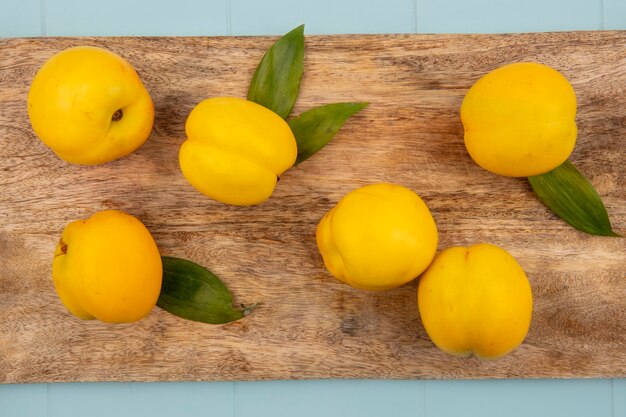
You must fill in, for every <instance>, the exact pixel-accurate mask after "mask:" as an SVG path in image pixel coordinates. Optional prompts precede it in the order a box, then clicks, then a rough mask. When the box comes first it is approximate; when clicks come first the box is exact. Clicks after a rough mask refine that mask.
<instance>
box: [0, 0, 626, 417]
mask: <svg viewBox="0 0 626 417" xmlns="http://www.w3.org/2000/svg"><path fill="white" fill-rule="evenodd" d="M300 23H306V33H308V34H334V33H479V32H480V33H498V32H530V31H559V30H595V29H619V30H625V29H626V0H517V1H516V0H300V1H297V0H263V1H259V0H100V1H89V0H0V37H21V36H65V35H103V36H115V35H264V34H273V35H278V34H282V33H284V32H286V31H288V30H289V29H291V28H293V27H295V26H297V25H299V24H300ZM624 53H625V54H626V45H625V46H624ZM1 60H2V55H1V53H0V66H2V61H1ZM0 337H2V335H1V330H0ZM172 415H173V416H220V417H229V416H242V417H243V416H254V417H262V416H325V417H326V416H363V417H365V416H394V415H403V416H404V415H411V416H428V417H435V416H455V415H481V416H485V417H487V416H504V415H506V416H510V417H514V416H534V417H539V416H550V417H558V416H567V417H576V416H585V417H586V416H590V417H611V416H612V417H626V379H593V380H505V381H490V380H487V381H372V380H330V381H273V382H235V383H231V382H217V383H81V384H76V383H70V384H35V385H0V417H21V416H28V417H30V416H37V417H45V416H48V417H57V416H59V417H60V416H63V417H72V416H90V417H98V416H116V417H127V416H151V417H160V416H172Z"/></svg>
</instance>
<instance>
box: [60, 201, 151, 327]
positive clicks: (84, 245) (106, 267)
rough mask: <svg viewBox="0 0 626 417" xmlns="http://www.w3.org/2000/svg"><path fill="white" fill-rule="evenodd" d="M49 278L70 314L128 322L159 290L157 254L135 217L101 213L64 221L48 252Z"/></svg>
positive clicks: (140, 315) (148, 307)
mask: <svg viewBox="0 0 626 417" xmlns="http://www.w3.org/2000/svg"><path fill="white" fill-rule="evenodd" d="M52 277H53V280H54V286H55V288H56V290H57V293H58V295H59V298H60V299H61V301H62V302H63V304H64V305H65V307H66V308H67V309H68V310H69V311H70V312H71V313H72V314H74V315H75V316H77V317H79V318H81V319H84V320H90V319H97V320H100V321H104V322H108V323H130V322H133V321H137V320H139V319H141V318H143V317H144V316H146V315H147V314H148V313H149V312H150V310H152V308H153V307H154V306H155V305H156V302H157V300H158V298H159V294H160V292H161V282H162V279H163V267H162V263H161V256H160V255H159V250H158V248H157V246H156V243H155V242H154V240H153V239H152V236H151V235H150V232H149V231H148V229H146V227H145V226H144V225H143V224H142V223H141V222H140V221H139V220H137V219H136V218H135V217H133V216H131V215H130V214H126V213H124V212H121V211H117V210H107V211H101V212H98V213H96V214H94V215H93V216H91V217H90V218H89V219H87V220H77V221H74V222H71V223H69V224H68V225H67V226H66V227H65V229H64V230H63V234H62V236H61V239H60V241H59V243H58V245H57V247H56V250H55V252H54V260H53V263H52Z"/></svg>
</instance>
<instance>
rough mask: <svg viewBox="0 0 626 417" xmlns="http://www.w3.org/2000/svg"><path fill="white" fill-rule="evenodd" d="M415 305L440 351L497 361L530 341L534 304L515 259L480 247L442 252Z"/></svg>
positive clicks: (423, 280)
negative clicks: (528, 336)
mask: <svg viewBox="0 0 626 417" xmlns="http://www.w3.org/2000/svg"><path fill="white" fill-rule="evenodd" d="M417 303H418V307H419V311H420V315H421V317H422V322H423V324H424V328H425V329H426V332H427V333H428V336H430V338H431V340H432V341H433V342H434V343H435V345H437V347H439V348H440V349H441V350H443V351H444V352H447V353H450V354H453V355H458V356H469V355H471V354H472V353H473V354H475V355H476V356H478V357H480V358H497V357H500V356H502V355H505V354H507V353H508V352H510V351H511V350H513V349H515V348H516V347H517V346H518V345H519V344H520V343H522V341H523V340H524V338H525V337H526V334H527V333H528V328H529V327H530V320H531V316H532V304H533V300H532V291H531V287H530V283H529V282H528V279H527V278H526V274H525V273H524V270H523V269H522V267H521V266H520V265H519V264H518V263H517V261H516V260H515V258H513V257H512V256H511V255H510V254H509V253H508V252H506V251H505V250H504V249H501V248H499V247H497V246H494V245H491V244H486V243H481V244H478V245H474V246H471V247H469V248H467V247H452V248H448V249H446V250H444V251H442V252H441V253H439V254H438V255H437V256H436V257H435V260H434V261H433V263H432V264H431V265H430V267H428V269H427V270H426V272H424V274H423V275H422V276H421V277H420V281H419V286H418V290H417Z"/></svg>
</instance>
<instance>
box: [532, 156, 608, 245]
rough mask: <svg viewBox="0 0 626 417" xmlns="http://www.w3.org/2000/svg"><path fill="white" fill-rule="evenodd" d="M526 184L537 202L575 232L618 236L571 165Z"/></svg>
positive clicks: (594, 193)
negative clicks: (533, 193) (535, 195)
mask: <svg viewBox="0 0 626 417" xmlns="http://www.w3.org/2000/svg"><path fill="white" fill-rule="evenodd" d="M528 181H529V182H530V185H531V187H532V188H533V191H534V192H535V194H537V197H539V200H541V202H543V203H544V204H545V205H546V206H547V207H548V208H549V209H550V210H552V211H553V212H554V213H555V214H556V215H557V216H559V217H560V218H561V219H563V220H565V221H566V222H567V223H569V224H570V225H572V226H573V227H575V228H576V229H578V230H580V231H582V232H585V233H588V234H590V235H599V236H619V235H618V234H617V233H615V232H614V231H613V229H612V228H611V222H610V220H609V215H608V214H607V212H606V208H605V207H604V203H602V199H601V198H600V196H599V195H598V192H597V191H596V189H595V188H593V185H591V183H590V182H589V181H588V180H587V178H585V177H584V175H583V174H581V172H580V171H578V169H576V167H575V166H574V165H572V163H571V162H569V161H565V162H564V163H563V164H561V165H560V166H558V167H557V168H555V169H553V170H552V171H549V172H547V173H545V174H542V175H536V176H534V177H529V178H528Z"/></svg>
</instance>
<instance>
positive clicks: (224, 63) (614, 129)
mask: <svg viewBox="0 0 626 417" xmlns="http://www.w3.org/2000/svg"><path fill="white" fill-rule="evenodd" d="M274 40H275V38H270V37H245V38H236V37H226V38H225V37H221V38H38V39H4V40H0V59H1V61H0V187H1V188H0V189H1V190H2V191H1V194H0V382H5V383H9V382H40V381H118V380H122V381H178V380H188V381H195V380H255V379H301V378H453V379H455V378H535V377H550V378H552V377H555V378H570V377H624V376H626V276H625V275H626V274H625V271H626V243H625V242H626V240H625V239H619V238H603V237H592V236H587V235H585V234H583V233H580V232H577V231H576V230H574V229H572V228H571V227H569V226H567V225H566V224H565V223H564V222H562V221H560V220H559V219H557V218H556V217H555V216H554V215H553V214H551V213H550V212H549V211H548V210H547V209H546V208H545V207H544V206H542V204H541V203H540V202H539V201H538V200H537V199H536V198H535V197H534V195H533V193H532V192H531V190H530V187H529V185H528V183H527V182H526V181H525V180H523V179H515V178H505V177H500V176H496V175H493V174H490V173H488V172H486V171H484V170H482V169H480V168H479V167H478V166H477V165H475V164H474V163H473V162H472V160H471V159H470V158H469V156H468V154H467V152H466V150H465V148H464V145H463V131H462V126H461V122H460V119H459V107H460V104H461V100H462V99H463V96H464V95H465V93H466V92H467V90H468V88H469V87H470V86H471V85H472V84H473V83H474V82H475V81H476V80H477V79H478V78H479V77H480V76H481V75H483V74H485V73H486V72H487V71H489V70H492V69H494V68H496V67H498V66H501V65H503V64H507V63H511V62H517V61H529V60H530V61H539V62H543V63H545V64H547V65H550V66H552V67H554V68H556V69H558V70H559V71H561V72H562V73H563V74H564V75H565V76H566V77H567V78H568V79H569V80H570V81H571V83H572V85H573V86H574V89H575V91H576V94H577V97H578V103H579V114H578V117H577V121H578V126H579V140H578V143H577V145H576V149H575V151H574V153H573V155H572V157H571V160H572V161H573V162H574V163H575V164H576V165H577V166H578V167H579V168H580V169H581V170H582V171H583V172H584V173H585V174H586V175H587V177H588V178H589V179H590V180H591V181H592V183H593V184H594V185H595V186H596V188H597V190H598V191H599V193H600V195H601V196H602V197H603V199H604V202H605V203H606V206H607V209H608V211H609V214H610V217H611V219H612V221H613V225H614V227H615V229H616V231H618V232H619V233H622V234H624V233H626V204H625V203H626V192H625V187H624V180H625V179H626V164H625V160H624V158H625V156H626V142H625V141H626V110H625V109H626V32H572V33H545V34H519V35H476V36H473V35H472V36H466V35H454V36H445V35H441V36H439V35H438V36H429V35H397V36H396V35H392V36H389V35H383V36H378V35H376V36H369V35H368V36H310V37H307V38H306V58H305V76H304V80H303V85H302V90H301V93H300V97H299V100H298V103H297V106H296V109H295V111H294V114H298V113H300V112H301V111H303V110H305V109H308V108H311V107H313V106H317V105H321V104H324V103H331V102H338V101H368V102H370V103H371V105H370V106H369V107H368V108H367V109H366V110H364V111H363V112H362V113H360V114H358V115H357V116H356V117H354V118H353V119H351V120H350V121H349V122H348V124H347V125H346V126H345V127H344V128H343V129H342V130H341V131H340V133H339V134H338V135H337V136H336V137H335V139H334V140H333V142H332V143H331V144H330V145H328V146H327V147H326V148H325V149H324V150H322V151H321V152H319V153H318V154H316V155H315V156H314V157H313V158H311V159H310V160H308V161H306V162H304V163H302V164H301V165H299V166H298V167H296V168H293V169H291V170H290V171H288V172H287V173H286V174H285V175H283V176H282V177H281V181H280V183H279V184H278V186H277V188H276V191H275V192H274V195H273V196H272V198H271V199H270V200H269V201H267V202H265V203H263V204H261V205H259V206H256V207H230V206H226V205H223V204H220V203H217V202H215V201H212V200H210V199H208V198H206V197H204V196H202V195H201V194H200V193H198V192H196V191H195V190H194V189H193V188H192V187H191V186H190V185H189V184H188V183H187V182H186V181H185V180H184V178H183V176H182V174H181V172H180V170H179V167H178V162H177V155H178V149H179V146H180V144H181V143H182V142H183V140H184V139H185V132H184V123H185V119H186V117H187V115H188V114H189V112H190V111H191V109H192V108H193V107H194V105H195V104H197V103H198V102H199V101H201V100H202V99H204V98H207V97H210V96H219V95H234V96H240V97H244V96H245V94H246V91H247V85H248V83H249V81H250V79H251V76H252V73H253V71H254V69H255V67H256V65H257V63H258V61H259V60H260V58H261V57H262V55H263V53H264V51H265V50H266V49H267V48H268V47H269V46H270V45H271V44H272V43H273V41H274ZM85 44H87V45H99V46H102V47H106V48H109V49H111V50H113V51H116V52H118V53H120V54H121V55H123V56H124V57H126V58H127V59H128V60H129V61H130V62H131V63H132V65H133V66H135V68H136V69H137V71H138V73H139V74H140V76H141V77H142V79H143V80H144V83H145V84H146V86H147V88H148V90H149V91H150V93H151V95H152V97H153V99H154V102H155V107H156V115H155V116H156V121H155V126H154V131H153V133H152V136H151V137H150V139H149V140H148V141H147V142H146V143H145V144H144V146H142V147H141V148H140V149H139V150H138V151H136V152H135V153H133V154H132V155H130V156H128V157H126V158H123V159H121V160H118V161H116V162H113V163H108V164H105V165H101V166H95V167H83V166H77V165H71V164H67V163H65V162H63V161H61V160H59V159H58V158H57V157H56V156H55V155H54V154H53V153H52V152H51V151H50V150H49V149H47V148H46V147H45V146H44V145H43V144H42V143H41V142H40V141H39V140H38V139H37V138H36V137H35V136H34V134H33V131H32V129H31V127H30V124H29V121H28V117H27V112H26V95H27V92H28V87H29V85H30V82H31V80H32V78H33V76H34V75H35V72H36V71H37V69H38V68H39V67H40V66H41V64H42V63H43V62H44V61H45V60H46V59H47V58H49V57H50V56H51V55H52V54H53V53H55V52H57V51H59V50H61V49H64V48H67V47H70V46H74V45H85ZM380 181H389V182H395V183H399V184H403V185H405V186H408V187H410V188H411V189H413V190H415V191H416V192H417V193H418V194H420V195H421V196H422V197H423V198H424V200H425V201H426V202H427V204H428V205H429V206H430V208H431V210H432V212H433V215H434V217H435V219H436V221H437V225H438V228H439V232H440V245H439V246H440V249H442V248H445V247H448V246H452V245H469V244H473V243H477V242H491V243H494V244H497V245H500V246H502V247H504V248H506V249H507V250H508V251H510V252H511V253H512V254H513V255H514V256H515V257H516V258H517V259H518V260H519V262H520V263H521V265H522V266H523V268H524V269H525V270H526V272H527V274H528V276H529V279H530V281H531V284H532V287H533V292H534V297H535V300H534V316H533V320H532V325H531V329H530V333H529V335H528V337H527V339H526V341H525V342H524V344H523V345H522V346H521V347H519V348H518V349H517V350H515V351H514V352H513V353H512V354H510V355H509V356H507V357H505V358H503V359H500V360H496V361H487V362H485V361H481V360H478V359H476V358H455V357H451V356H448V355H446V354H444V353H442V352H440V351H439V350H438V349H437V348H435V346H434V345H433V344H432V343H431V342H430V340H429V339H428V337H427V335H426V333H425V332H424V329H423V327H422V325H421V322H420V318H419V314H418V311H417V307H416V284H417V283H416V282H412V283H410V284H407V285H405V286H404V287H402V288H399V289H395V290H392V291H385V292H366V291H359V290H356V289H352V288H351V287H348V286H347V285H344V284H342V283H340V282H339V281H337V280H335V279H333V278H332V277H331V276H330V275H329V274H328V272H327V271H326V270H325V269H324V266H323V263H322V260H321V257H320V256H319V254H318V251H317V248H316V244H315V228H316V225H317V223H318V221H319V220H320V219H321V217H322V216H323V215H324V213H326V211H328V210H329V209H330V208H331V207H333V205H334V204H335V203H336V202H337V201H338V200H339V199H340V198H341V197H342V196H343V195H344V194H345V193H347V192H348V191H350V190H352V189H354V188H356V187H359V186H361V185H364V184H368V183H374V182H380ZM104 209H122V210H125V211H128V212H130V213H132V214H133V215H135V216H137V217H138V218H139V219H141V220H142V221H143V222H144V223H145V224H146V226H147V227H148V228H149V229H150V231H151V232H152V233H153V235H154V237H155V239H156V241H157V244H158V246H159V248H160V250H161V252H162V254H164V255H171V256H180V257H184V258H188V259H191V260H193V261H196V262H198V263H200V264H202V265H205V266H207V267H208V268H209V269H211V270H212V271H213V272H215V273H216V274H217V275H218V276H220V277H221V278H222V279H223V280H224V282H225V283H226V284H227V285H228V286H229V288H230V289H231V290H232V292H233V293H234V296H235V298H236V300H237V301H238V302H243V303H251V302H255V301H260V302H261V305H260V306H259V307H258V308H257V310H256V311H255V312H254V313H253V314H252V315H250V316H248V317H246V318H245V319H243V320H241V321H239V322H236V323H231V324H227V325H222V326H211V325H206V324H201V323H195V322H190V321H184V320H182V319H179V318H177V317H174V316H172V315H170V314H168V313H166V312H164V311H162V310H160V309H158V308H156V309H155V310H154V311H153V312H152V313H151V314H150V315H149V316H148V317H147V318H146V319H144V320H142V321H140V322H137V323H134V324H128V325H108V324H103V323H99V322H95V321H91V322H85V321H81V320H79V319H76V318H74V317H72V316H70V315H69V313H68V312H67V311H66V310H65V309H64V308H63V307H62V305H61V303H60V301H59V299H58V298H57V296H56V293H55V291H54V288H53V284H52V279H51V261H52V254H53V250H54V247H55V244H56V242H57V240H58V238H59V237H60V234H61V230H62V229H63V227H64V226H65V224H66V223H68V222H69V221H71V220H74V219H78V218H85V217H88V216H90V215H91V214H93V213H94V212H96V211H98V210H104Z"/></svg>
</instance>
